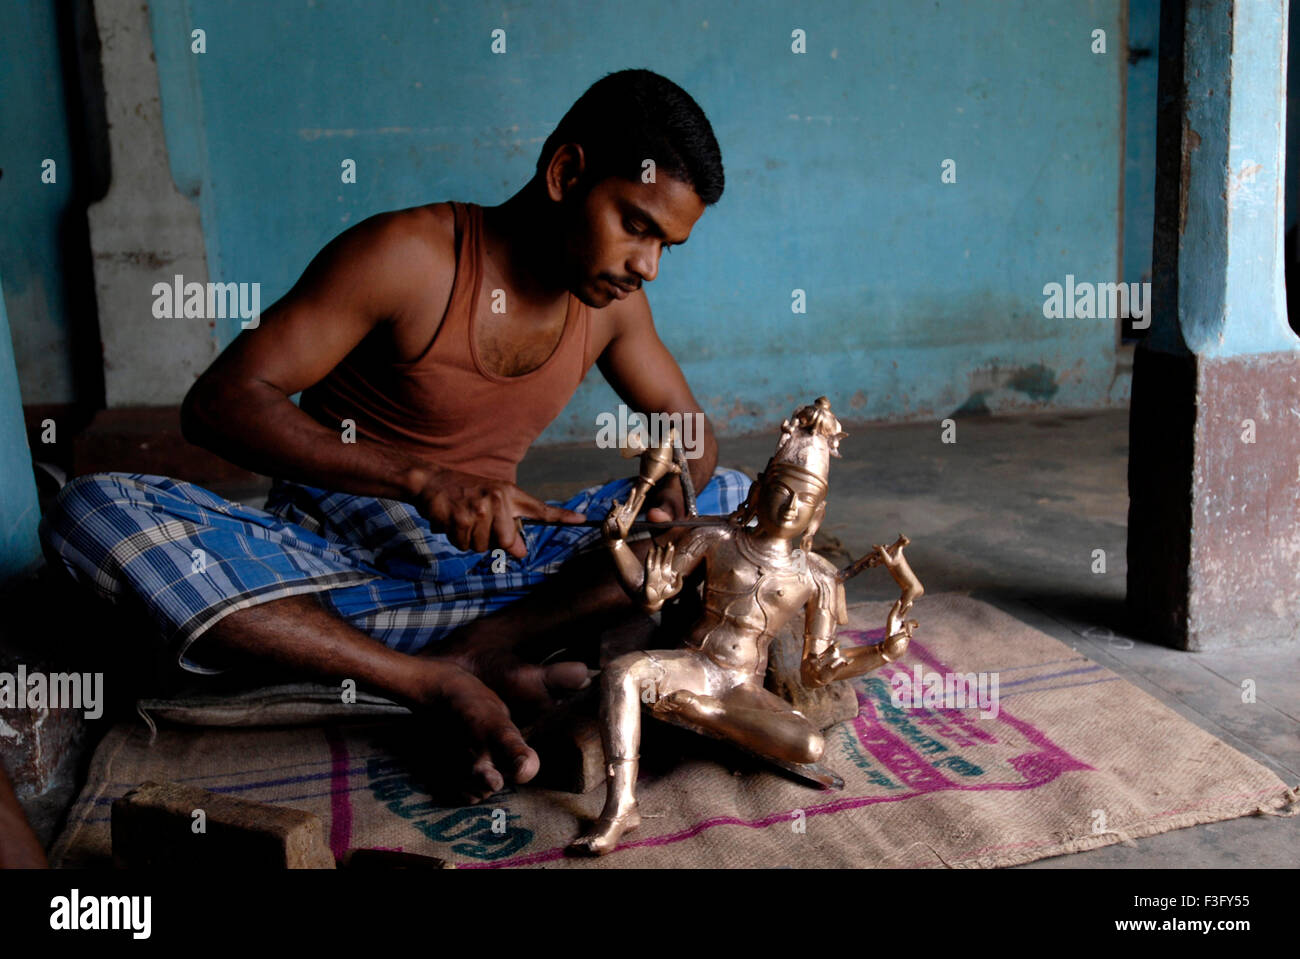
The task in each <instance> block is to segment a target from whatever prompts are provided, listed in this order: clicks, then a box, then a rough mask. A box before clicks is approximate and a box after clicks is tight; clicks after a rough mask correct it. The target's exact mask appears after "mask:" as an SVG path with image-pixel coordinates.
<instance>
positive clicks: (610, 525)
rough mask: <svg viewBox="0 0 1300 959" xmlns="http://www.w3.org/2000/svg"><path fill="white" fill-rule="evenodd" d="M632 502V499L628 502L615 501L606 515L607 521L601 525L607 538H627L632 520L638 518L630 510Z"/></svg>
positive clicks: (601, 529)
mask: <svg viewBox="0 0 1300 959" xmlns="http://www.w3.org/2000/svg"><path fill="white" fill-rule="evenodd" d="M630 503H631V500H629V501H628V502H627V503H620V502H618V500H615V501H614V505H613V506H612V507H611V508H610V511H609V512H608V513H607V514H606V515H605V522H604V523H602V524H601V527H600V531H601V533H602V534H604V537H605V539H607V540H615V539H627V534H628V531H629V530H631V529H632V522H633V520H635V519H636V515H635V514H634V513H631V512H629V511H628V506H629V505H630Z"/></svg>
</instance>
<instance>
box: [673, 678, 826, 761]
mask: <svg viewBox="0 0 1300 959" xmlns="http://www.w3.org/2000/svg"><path fill="white" fill-rule="evenodd" d="M661 708H663V709H666V710H667V709H670V710H671V711H672V712H674V713H675V714H676V715H678V716H680V717H681V718H683V719H686V720H689V721H690V722H693V723H696V724H697V725H699V726H702V727H704V728H705V729H707V730H709V731H710V732H713V733H716V734H717V735H719V736H724V737H726V738H727V739H730V740H732V741H733V742H736V743H739V744H740V745H741V746H744V747H745V748H746V749H750V750H753V751H754V752H756V753H760V754H762V755H764V756H772V757H773V758H775V759H781V760H784V761H785V762H790V763H815V762H817V761H818V760H820V759H821V757H822V753H823V752H824V751H825V748H826V744H825V740H824V739H823V738H822V734H821V732H820V731H819V730H818V729H817V728H816V727H815V726H813V724H812V723H810V722H809V721H808V720H807V719H806V718H805V717H804V716H803V714H802V713H799V712H797V711H796V710H795V708H794V707H793V706H791V705H790V704H789V703H788V702H786V701H785V700H784V699H782V698H781V697H780V696H777V695H775V694H774V693H770V692H768V691H767V690H766V689H763V688H762V687H761V686H754V685H750V684H748V683H742V684H740V685H738V686H735V687H733V688H732V689H730V690H728V691H726V692H725V693H723V694H722V695H721V696H717V697H714V696H701V695H698V694H696V693H693V692H685V691H683V692H676V693H673V694H672V695H671V696H669V697H668V699H667V700H666V701H665V702H664V703H663V706H662V707H661Z"/></svg>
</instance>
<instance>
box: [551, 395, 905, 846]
mask: <svg viewBox="0 0 1300 959" xmlns="http://www.w3.org/2000/svg"><path fill="white" fill-rule="evenodd" d="M845 435H846V434H844V433H842V432H841V431H840V424H839V421H838V420H837V419H836V418H835V416H834V415H833V414H832V413H831V407H830V402H829V401H828V400H827V399H826V398H825V397H821V398H820V399H818V400H817V401H816V403H815V404H814V405H812V406H805V407H803V408H801V409H799V410H797V411H796V412H795V413H794V415H793V416H792V417H791V418H790V419H788V420H786V421H785V422H784V423H783V424H782V426H781V439H780V442H779V443H778V445H777V450H776V453H775V455H774V456H773V457H772V458H771V460H769V462H768V464H767V468H766V469H764V470H763V472H762V473H760V474H759V478H758V480H757V481H756V482H755V483H754V484H753V485H752V486H751V487H750V490H749V495H748V497H747V499H746V501H745V503H744V504H743V505H742V506H741V507H740V508H739V509H738V510H736V512H735V513H734V514H732V516H730V517H727V518H725V519H724V518H721V517H719V518H718V521H717V522H716V523H714V524H712V525H704V524H703V522H702V520H695V521H694V522H693V523H692V524H691V525H689V526H684V527H683V528H680V529H677V530H674V531H672V532H670V533H668V534H666V535H665V536H663V537H661V538H660V539H659V540H658V541H656V543H655V544H654V545H652V546H651V548H650V551H649V553H648V554H647V556H646V558H645V560H644V562H642V561H640V560H638V559H637V557H636V555H635V554H634V553H633V552H632V550H631V549H630V548H629V546H628V545H627V535H628V532H629V530H630V529H631V528H632V526H633V525H634V523H635V520H636V516H637V514H638V513H639V512H640V510H641V507H642V505H643V503H644V501H645V497H646V494H647V493H649V491H650V490H651V489H652V488H653V487H654V486H655V484H656V483H658V482H659V481H660V480H662V479H663V478H664V477H666V476H667V475H669V474H670V473H673V472H677V471H678V470H679V469H680V468H681V465H680V462H677V463H675V462H674V452H673V446H674V443H675V440H674V438H673V437H672V436H671V435H670V436H669V437H668V438H667V439H666V440H665V441H664V443H663V445H662V446H660V447H659V448H652V449H648V450H646V451H645V453H644V454H643V455H642V458H641V475H640V477H639V478H638V481H637V483H636V485H635V486H634V488H633V490H632V492H631V494H630V495H629V497H628V499H627V502H625V503H622V504H618V503H616V504H615V505H614V508H613V509H612V510H611V511H610V513H609V515H608V516H607V517H606V519H605V521H604V525H603V527H602V531H603V534H604V537H605V541H606V544H607V545H608V547H609V550H610V552H611V553H612V555H613V558H614V562H615V564H616V565H617V567H618V573H619V577H620V579H621V580H622V582H623V585H624V587H625V588H626V589H627V590H628V592H629V593H630V594H632V595H633V596H634V597H636V598H637V599H639V600H640V601H641V603H642V604H643V606H644V608H645V609H646V610H647V611H649V612H654V611H656V610H658V609H660V608H661V607H662V606H663V604H664V602H665V601H667V600H668V599H671V598H672V597H673V596H675V595H676V594H677V593H678V592H679V591H680V590H681V588H682V583H683V581H684V580H685V578H686V577H687V576H688V575H690V573H691V572H692V571H694V570H695V569H696V568H697V567H698V566H699V565H700V564H701V563H703V564H704V566H705V576H704V589H703V601H704V612H703V614H702V615H701V616H700V617H699V619H698V621H697V622H696V623H695V624H694V626H693V627H692V628H691V629H690V631H689V634H688V635H687V636H686V637H685V638H684V641H683V645H682V646H681V647H680V648H678V649H669V650H645V651H637V652H632V653H628V654H627V655H624V656H621V657H619V658H618V659H616V660H614V661H613V662H612V663H610V664H609V665H608V666H607V667H606V668H605V670H604V672H603V675H602V677H601V684H602V685H601V736H602V743H603V745H604V750H605V762H606V790H607V791H606V798H605V806H604V809H603V810H602V812H601V814H600V816H599V818H597V820H596V821H595V822H594V823H593V824H592V825H591V826H590V828H589V829H588V830H587V831H586V832H585V833H584V834H583V835H582V836H581V837H580V838H579V839H577V840H575V841H574V842H573V843H572V845H571V847H570V848H571V849H572V850H573V851H575V852H581V853H591V854H595V855H603V854H605V853H607V852H610V851H611V850H612V849H614V847H615V846H617V845H618V842H619V839H620V838H621V837H622V836H623V834H624V833H626V832H628V831H629V830H631V829H634V828H636V827H637V826H638V825H639V824H640V821H641V817H640V815H639V814H638V812H637V804H636V795H635V788H636V778H637V765H638V759H639V749H640V743H641V707H642V704H643V703H649V704H650V708H651V712H652V715H655V716H657V717H661V718H670V719H676V720H678V721H680V722H684V724H687V725H691V726H693V727H695V728H697V729H699V730H702V731H704V732H707V733H709V734H711V735H715V736H718V737H720V738H724V739H728V740H731V741H733V742H735V743H737V744H739V745H741V746H743V747H745V748H747V749H749V750H751V751H753V752H756V753H759V754H761V755H764V756H768V757H770V758H772V759H774V760H777V761H779V762H782V763H787V764H788V763H793V764H811V763H816V762H817V761H818V760H819V759H820V758H821V756H822V752H823V749H824V746H825V743H824V740H823V738H822V734H821V731H820V730H818V729H817V728H815V727H814V726H813V724H812V723H811V722H809V721H808V719H806V718H805V717H804V715H803V714H802V713H800V712H799V711H798V710H796V709H795V708H794V707H793V706H792V705H791V704H790V703H788V702H787V701H786V700H784V699H782V698H781V697H780V696H777V695H776V694H775V693H772V692H769V691H768V690H767V689H765V688H764V680H765V678H766V672H767V656H768V646H769V645H770V644H771V642H772V640H773V639H774V638H775V637H776V636H777V634H778V632H779V631H780V630H781V629H782V628H783V627H784V626H785V624H786V622H787V621H788V620H789V619H790V617H791V616H793V615H794V613H795V612H796V611H797V610H799V609H800V608H802V609H804V611H805V617H804V650H803V661H802V666H801V675H802V680H803V683H804V685H805V686H810V687H815V686H823V685H825V684H827V683H830V682H833V681H835V680H838V679H847V678H850V677H853V676H858V675H861V674H862V673H866V672H870V671H871V670H873V669H877V668H878V667H880V666H881V665H883V664H884V663H889V662H893V661H894V660H896V659H898V658H899V657H900V656H902V655H903V653H904V652H905V651H906V650H907V646H908V642H909V641H910V639H911V636H912V630H913V629H914V628H915V626H916V622H915V620H907V619H905V618H904V617H905V616H906V615H907V612H908V610H909V609H910V608H911V606H912V603H913V602H915V600H916V599H917V598H919V597H920V596H921V594H922V592H923V590H922V587H921V583H920V582H919V581H918V580H917V578H916V576H915V574H913V572H912V570H911V568H910V567H909V566H908V563H907V560H906V559H905V558H904V557H903V547H904V546H905V545H907V542H908V540H907V538H906V537H901V536H900V537H899V539H898V541H897V542H896V543H894V544H893V545H892V546H888V547H886V546H876V547H875V548H874V550H873V552H872V553H871V554H869V555H868V556H866V557H864V558H863V559H861V560H859V561H858V562H856V563H854V564H853V565H852V566H851V567H849V568H848V569H846V570H844V571H843V572H837V570H836V569H835V567H834V566H832V565H831V564H830V563H829V562H828V561H827V560H825V559H823V558H822V557H820V556H817V555H816V554H814V553H813V552H812V551H811V546H812V540H813V534H814V533H815V532H816V531H817V528H818V527H819V526H820V525H821V522H822V518H823V517H824V515H825V512H826V493H827V488H828V487H827V473H828V470H829V466H830V458H831V457H832V456H839V449H838V447H839V441H840V439H842V438H843V437H844V436H845ZM754 521H757V523H756V525H750V524H751V522H754ZM636 525H640V524H636ZM876 565H883V566H884V567H885V568H886V569H888V570H889V572H890V573H891V574H892V575H893V578H894V580H895V581H896V582H897V583H898V585H899V587H900V589H901V590H902V593H901V596H900V598H899V600H898V602H896V603H894V605H893V608H892V609H891V610H890V611H889V616H888V621H887V629H886V639H884V640H883V641H881V642H880V643H877V644H875V645H872V646H861V647H855V648H851V649H841V648H840V647H839V645H838V644H837V643H836V641H835V629H836V626H837V625H839V624H841V623H843V622H845V620H846V608H845V605H846V604H845V598H844V585H843V581H844V579H845V578H847V576H849V575H852V574H853V573H855V572H857V571H859V570H860V569H863V568H866V567H867V566H876Z"/></svg>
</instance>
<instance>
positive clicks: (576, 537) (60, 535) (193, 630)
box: [40, 469, 750, 673]
mask: <svg viewBox="0 0 1300 959" xmlns="http://www.w3.org/2000/svg"><path fill="white" fill-rule="evenodd" d="M631 485H632V481H631V480H630V479H621V480H613V481H611V482H608V483H605V484H604V485H603V486H593V487H590V488H588V489H585V490H583V491H582V492H581V493H579V494H578V495H577V496H574V497H573V498H572V499H570V500H567V501H565V502H562V503H559V502H557V503H554V505H558V506H563V507H565V508H566V509H571V510H577V511H578V512H582V513H586V515H587V518H588V519H589V520H590V519H601V518H602V517H604V516H605V514H606V513H608V512H609V510H610V507H611V505H612V504H613V502H614V501H615V500H624V499H626V498H627V494H628V492H629V490H630V489H631ZM749 485H750V480H749V478H748V477H747V476H745V474H743V473H740V472H738V471H736V470H728V469H718V470H716V471H715V472H714V475H713V479H711V480H710V481H709V483H708V485H707V486H705V487H704V489H702V490H700V491H699V494H698V496H697V500H698V504H699V510H700V512H701V513H702V514H726V513H730V512H732V511H733V510H735V509H736V507H738V506H739V505H740V504H741V503H742V502H743V501H744V499H745V495H746V493H748V491H749ZM40 534H41V542H42V544H43V545H44V548H45V553H46V556H47V558H48V559H49V561H50V562H51V564H54V565H60V566H63V567H65V568H66V569H67V570H68V572H69V573H71V575H72V576H73V578H74V579H76V580H77V581H79V582H82V583H84V584H86V585H88V586H91V587H93V588H94V589H95V590H96V591H97V592H98V593H99V594H100V595H102V596H104V597H105V598H107V599H109V600H112V601H114V602H127V603H131V604H132V605H138V606H140V607H142V608H143V610H144V611H145V612H146V613H147V615H148V616H149V617H150V618H152V620H153V621H154V623H155V624H156V626H157V627H158V630H159V634H160V636H161V639H162V641H163V643H164V644H165V646H166V647H167V649H168V650H169V651H170V652H171V654H173V655H174V656H175V658H176V661H177V662H178V663H179V664H180V665H181V667H182V668H184V669H187V670H190V671H192V672H197V673H215V672H220V670H217V669H213V668H210V667H206V666H204V665H202V664H201V663H199V662H196V661H195V659H194V658H192V657H190V656H189V655H188V652H189V649H190V647H191V646H192V645H193V643H194V641H195V640H197V639H198V638H199V637H200V636H202V635H203V633H204V631H206V630H207V629H209V628H210V627H211V626H212V625H213V624H214V623H216V622H217V621H218V620H220V619H221V618H222V617H223V616H226V615H228V614H230V613H233V612H235V611H236V610H239V609H244V608H246V607H249V606H254V605H257V604H258V603H265V602H269V601H271V600H275V599H284V598H285V597H288V596H295V595H299V594H303V593H322V594H323V595H322V597H321V599H322V602H323V603H324V604H325V606H326V608H328V609H332V610H333V611H334V612H335V613H337V614H338V615H339V616H340V617H342V618H343V619H344V620H346V621H347V622H348V623H350V624H352V625H353V626H355V627H356V628H357V629H360V630H361V631H363V632H365V633H367V634H369V635H370V636H373V637H374V638H375V639H378V640H380V641H381V642H383V643H384V644H385V645H386V646H389V647H391V648H392V649H396V650H399V651H401V652H406V653H415V652H418V651H419V650H420V649H422V648H424V647H425V646H426V645H428V644H429V643H430V642H433V641H436V640H438V639H441V638H443V637H444V636H446V635H447V634H448V633H450V632H451V631H452V630H454V629H456V627H458V626H460V625H462V624H464V623H467V622H469V621H470V620H473V619H476V618H478V617H480V616H482V615H484V614H485V613H489V612H491V611H493V610H496V609H500V608H501V607H503V606H506V605H508V604H509V603H511V602H513V601H515V600H517V599H519V598H521V597H522V596H524V595H525V594H526V593H527V592H528V591H529V589H531V588H532V587H533V586H536V585H537V584H538V583H540V582H541V581H542V580H544V579H545V578H546V577H547V576H549V575H550V574H552V573H554V572H555V571H556V570H557V569H558V568H559V567H560V565H561V564H562V563H563V562H564V561H565V560H567V559H568V558H570V557H571V556H573V555H574V554H575V553H577V552H578V551H580V550H583V549H585V548H588V547H591V546H593V545H595V544H596V543H597V542H598V541H599V537H600V530H599V529H598V528H592V527H582V526H530V525H525V526H524V539H525V542H526V544H527V546H528V555H527V556H526V557H525V558H524V559H523V560H517V559H515V558H514V557H513V556H510V555H509V554H507V553H505V552H504V551H500V552H497V553H495V555H494V553H493V551H488V552H486V553H473V552H468V551H465V550H460V549H457V548H456V547H455V546H453V545H452V544H451V543H450V542H449V541H448V539H447V537H446V536H444V535H443V534H441V533H435V532H433V531H432V530H431V529H430V528H429V524H428V522H427V521H426V520H425V519H424V517H422V516H421V515H420V514H419V513H418V512H417V511H416V509H415V507H413V506H411V505H410V504H408V503H403V502H400V501H397V500H390V499H379V498H376V497H373V496H355V495H352V494H350V493H334V492H329V491H327V490H322V489H315V488H313V487H310V486H302V485H299V484H296V483H287V482H277V483H276V484H275V485H274V486H273V487H272V489H271V494H270V496H269V498H268V499H267V502H266V506H265V508H263V509H257V508H256V507H252V506H245V505H242V504H240V503H234V502H230V501H228V500H225V499H222V498H221V497H220V496H217V495H215V494H213V493H211V492H209V491H207V490H205V489H203V488H201V487H199V486H195V485H194V484H192V483H186V482H183V481H180V480H173V479H167V478H166V477H163V476H145V475H139V474H129V473H97V474H93V475H89V476H82V477H79V478H77V479H75V480H73V481H72V482H71V483H69V484H68V485H67V486H66V487H64V489H63V490H62V491H61V492H60V494H59V496H58V498H57V499H56V500H55V502H54V503H53V504H52V506H51V508H50V510H49V512H48V513H47V515H46V516H45V518H44V519H43V520H42V521H41V528H40ZM497 570H501V571H497Z"/></svg>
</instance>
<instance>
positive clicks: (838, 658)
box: [812, 642, 848, 683]
mask: <svg viewBox="0 0 1300 959" xmlns="http://www.w3.org/2000/svg"><path fill="white" fill-rule="evenodd" d="M847 664H848V660H847V659H845V658H844V654H843V653H842V652H840V644H839V643H836V642H832V643H831V644H830V645H829V646H827V647H826V648H825V649H823V650H822V651H821V652H820V653H818V654H817V655H816V656H814V657H812V673H813V675H814V676H817V677H818V678H819V679H820V680H821V681H822V682H823V683H829V682H831V681H832V680H833V679H834V678H835V674H836V673H837V672H838V671H839V670H840V669H842V668H843V667H844V666H846V665H847Z"/></svg>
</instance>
